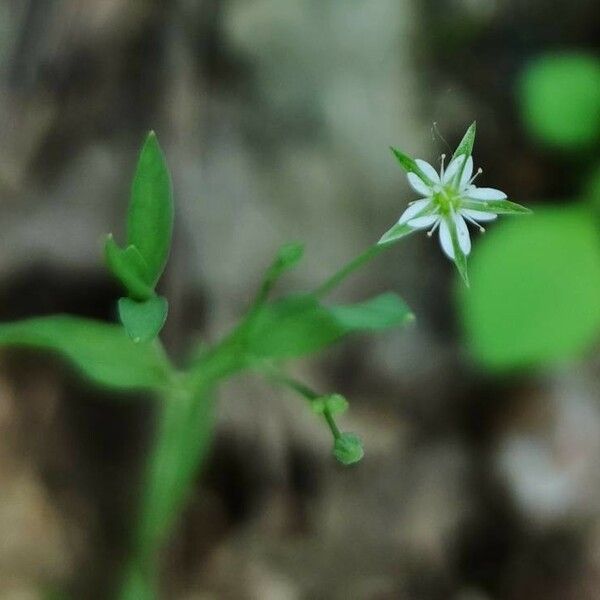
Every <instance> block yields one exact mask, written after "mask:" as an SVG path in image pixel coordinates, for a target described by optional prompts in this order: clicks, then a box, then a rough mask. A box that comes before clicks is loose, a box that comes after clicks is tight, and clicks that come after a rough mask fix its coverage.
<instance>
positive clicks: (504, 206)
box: [460, 200, 533, 215]
mask: <svg viewBox="0 0 600 600" xmlns="http://www.w3.org/2000/svg"><path fill="white" fill-rule="evenodd" d="M460 206H461V208H468V209H470V210H479V211H482V212H489V213H495V214H497V215H530V214H532V213H533V211H531V210H530V209H529V208H526V207H525V206H521V205H520V204H517V203H516V202H511V201H510V200H490V201H486V202H484V201H481V200H462V201H461V204H460Z"/></svg>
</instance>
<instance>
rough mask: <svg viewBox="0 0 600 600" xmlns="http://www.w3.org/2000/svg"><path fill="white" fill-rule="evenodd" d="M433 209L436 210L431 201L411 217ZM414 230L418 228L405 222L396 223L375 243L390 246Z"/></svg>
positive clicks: (422, 214)
mask: <svg viewBox="0 0 600 600" xmlns="http://www.w3.org/2000/svg"><path fill="white" fill-rule="evenodd" d="M435 210H436V206H435V205H434V203H432V202H431V203H430V204H429V205H428V206H426V207H425V208H424V209H423V210H420V211H419V212H418V213H417V214H415V215H414V216H413V217H412V218H413V219H416V218H417V217H423V216H425V215H428V214H430V213H432V212H435ZM415 231H418V230H417V229H415V228H414V227H411V226H410V225H408V224H407V223H396V224H395V225H393V226H392V227H391V228H390V229H388V231H386V232H385V233H384V234H383V235H382V236H381V238H380V239H379V241H378V242H377V245H378V246H387V245H390V246H391V245H392V244H393V243H395V242H397V241H398V240H400V239H401V238H403V237H406V236H407V235H409V234H411V233H413V232H415Z"/></svg>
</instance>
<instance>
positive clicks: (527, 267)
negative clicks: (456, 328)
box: [458, 205, 600, 369]
mask: <svg viewBox="0 0 600 600" xmlns="http://www.w3.org/2000/svg"><path fill="white" fill-rule="evenodd" d="M470 273H471V290H470V291H469V292H467V291H466V290H463V289H461V290H459V295H458V300H459V308H460V312H461V315H462V321H463V324H464V329H465V333H466V337H467V342H468V345H469V347H470V349H471V351H472V353H473V355H474V356H475V357H476V358H477V359H478V360H479V361H480V362H481V363H482V364H483V365H485V366H487V367H489V368H491V369H510V368H516V367H534V366H538V365H543V364H545V363H549V362H554V361H557V360H560V359H565V358H569V357H572V356H575V355H577V354H579V353H580V352H582V351H583V350H584V349H586V348H587V347H588V346H589V345H590V344H591V343H592V342H593V341H594V340H596V339H597V337H598V335H599V334H600V238H599V234H598V230H597V227H596V223H595V221H594V219H593V215H592V213H591V212H590V211H589V210H587V209H586V208H585V207H582V206H578V205H576V206H571V207H568V208H546V209H540V210H536V213H535V216H534V217H533V218H532V219H527V220H518V221H512V222H511V221H508V222H505V223H502V224H499V225H498V226H497V227H495V228H494V229H493V230H491V231H490V233H488V234H486V235H485V236H484V237H483V238H482V239H481V241H480V242H479V244H478V245H477V248H476V249H475V251H474V253H473V255H472V258H471V263H470Z"/></svg>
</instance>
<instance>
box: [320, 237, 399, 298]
mask: <svg viewBox="0 0 600 600" xmlns="http://www.w3.org/2000/svg"><path fill="white" fill-rule="evenodd" d="M387 247H388V246H387V245H385V244H374V245H373V246H369V247H368V248H367V249H366V250H365V251H364V252H363V253H362V254H359V255H358V256H357V257H356V258H354V259H353V260H351V261H350V262H349V263H347V264H346V265H344V266H343V267H342V268H341V269H340V270H339V271H337V272H336V273H334V274H333V275H332V276H331V277H329V279H327V280H325V281H324V282H323V283H322V284H321V285H320V286H319V287H318V288H317V289H316V290H315V291H314V292H313V293H314V294H315V296H319V297H323V296H326V295H327V294H329V292H331V291H332V290H333V289H334V288H336V287H337V286H338V285H339V284H340V283H342V281H344V279H346V277H348V275H350V274H351V273H353V272H354V271H356V269H358V268H359V267H362V266H363V265H364V264H365V263H367V262H369V261H370V260H372V259H374V258H375V257H376V256H378V255H379V254H380V253H381V252H383V251H384V250H385V249H386V248H387Z"/></svg>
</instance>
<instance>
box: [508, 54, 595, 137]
mask: <svg viewBox="0 0 600 600" xmlns="http://www.w3.org/2000/svg"><path fill="white" fill-rule="evenodd" d="M518 92H519V99H520V103H521V110H522V114H523V119H524V122H525V125H526V126H527V128H528V129H529V131H530V133H531V134H532V135H533V136H534V137H536V138H538V139H540V140H542V141H543V142H545V143H547V144H549V145H553V146H561V147H564V148H577V147H581V146H587V145H589V144H591V143H593V142H595V141H596V140H597V139H598V136H599V135H600V61H599V60H598V59H597V58H596V57H594V56H591V55H588V54H583V53H577V52H568V53H560V54H558V53H557V54H548V55H545V56H541V57H540V58H538V59H537V60H535V61H533V62H532V63H531V64H530V65H529V66H528V67H527V68H526V69H525V70H524V72H523V74H522V76H521V80H520V83H519V90H518Z"/></svg>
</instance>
